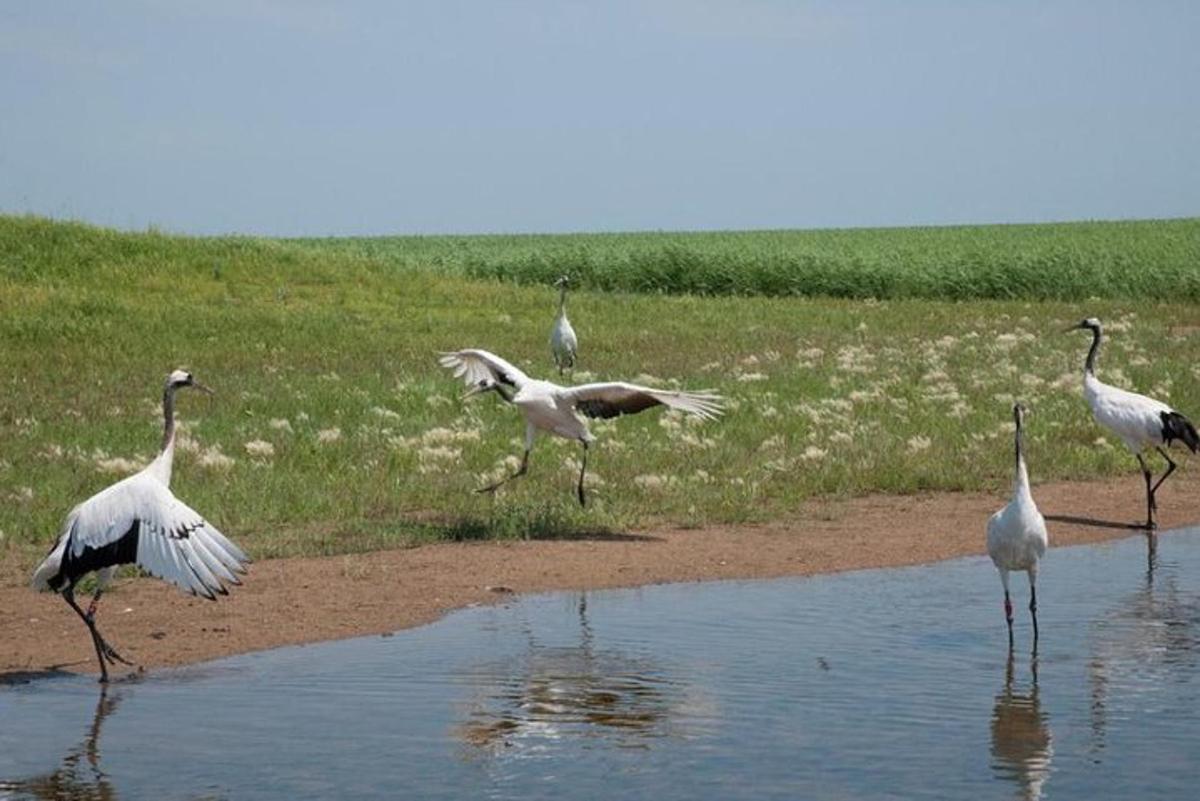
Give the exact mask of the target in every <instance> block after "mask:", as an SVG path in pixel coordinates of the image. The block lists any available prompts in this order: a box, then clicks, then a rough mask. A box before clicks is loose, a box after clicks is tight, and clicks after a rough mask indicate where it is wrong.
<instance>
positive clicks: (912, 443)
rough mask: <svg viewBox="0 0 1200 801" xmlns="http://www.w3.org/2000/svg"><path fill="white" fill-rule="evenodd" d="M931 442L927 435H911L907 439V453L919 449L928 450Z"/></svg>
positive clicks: (915, 451)
mask: <svg viewBox="0 0 1200 801" xmlns="http://www.w3.org/2000/svg"><path fill="white" fill-rule="evenodd" d="M932 444H933V442H932V440H930V439H929V437H925V436H916V437H911V438H910V439H909V440H908V452H909V453H917V452H919V451H924V450H928V449H929V446H930V445H932Z"/></svg>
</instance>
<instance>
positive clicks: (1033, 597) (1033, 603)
mask: <svg viewBox="0 0 1200 801" xmlns="http://www.w3.org/2000/svg"><path fill="white" fill-rule="evenodd" d="M1029 614H1030V615H1032V616H1033V649H1034V651H1035V652H1036V651H1037V641H1038V625H1037V585H1036V584H1034V583H1033V582H1032V581H1030V582H1029ZM1009 630H1010V631H1011V628H1010V629H1009Z"/></svg>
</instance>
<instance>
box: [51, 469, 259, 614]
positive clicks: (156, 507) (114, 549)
mask: <svg viewBox="0 0 1200 801" xmlns="http://www.w3.org/2000/svg"><path fill="white" fill-rule="evenodd" d="M64 538H65V540H66V541H65V542H64V543H62V544H63V546H64V547H63V549H62V552H61V560H62V561H61V568H60V569H61V571H62V572H63V573H69V574H75V575H82V573H83V572H87V571H90V570H99V569H101V568H104V567H111V566H113V565H118V564H128V563H131V562H133V563H136V564H137V565H138V566H139V567H141V568H142V569H143V570H145V571H146V572H147V573H149V574H151V575H153V576H157V577H158V578H161V579H164V580H166V581H169V582H171V583H172V584H174V585H176V586H178V587H180V588H181V589H183V590H186V591H187V592H190V593H192V594H193V595H202V596H204V597H205V598H209V599H213V598H215V597H216V595H215V594H216V593H221V594H225V593H226V592H227V590H226V589H225V583H229V584H240V583H241V582H240V581H238V578H237V574H239V573H245V572H246V565H247V564H248V563H249V562H250V559H249V557H247V556H246V554H245V553H243V552H242V550H241V549H240V548H238V547H237V546H236V545H234V544H233V543H232V542H230V541H229V540H228V539H227V538H226V537H225V535H224V534H222V533H221V532H220V531H218V530H217V528H216V527H215V526H213V525H212V524H211V523H209V522H208V521H207V520H205V519H204V518H203V517H201V516H200V514H199V513H198V512H196V511H195V510H194V509H192V508H191V507H189V506H188V505H187V504H185V503H184V502H183V501H181V500H179V499H178V498H176V497H175V495H174V494H173V493H172V492H171V490H169V489H168V488H167V487H165V486H164V485H163V484H162V483H160V482H159V481H157V480H155V479H153V478H151V477H149V476H147V475H145V474H142V473H139V474H137V475H134V476H130V477H129V478H127V479H125V480H124V481H120V482H117V483H116V484H114V485H112V486H111V487H109V488H108V489H106V490H104V491H102V492H100V493H98V494H96V495H94V496H92V497H91V498H89V499H88V500H86V501H84V502H83V503H81V504H80V505H79V506H77V507H75V509H74V510H73V511H72V512H71V514H70V516H69V517H68V518H67V523H66V530H65V532H64Z"/></svg>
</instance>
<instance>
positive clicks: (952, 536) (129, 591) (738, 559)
mask: <svg viewBox="0 0 1200 801" xmlns="http://www.w3.org/2000/svg"><path fill="white" fill-rule="evenodd" d="M1198 489H1200V481H1198V480H1197V479H1196V478H1194V477H1193V476H1190V475H1182V476H1179V477H1178V478H1176V479H1173V480H1172V481H1171V482H1169V483H1168V484H1167V485H1166V486H1164V488H1163V490H1162V491H1161V492H1160V498H1159V507H1160V509H1161V524H1162V526H1163V527H1164V528H1171V527H1177V526H1181V525H1185V524H1188V523H1192V522H1195V521H1197V520H1200V494H1198V493H1197V490H1198ZM1143 492H1144V489H1143V485H1142V482H1141V479H1140V477H1138V476H1127V477H1124V478H1121V479H1117V480H1112V481H1104V482H1061V483H1055V484H1043V485H1041V486H1038V487H1036V488H1035V496H1036V498H1037V500H1038V504H1039V505H1040V507H1041V509H1042V512H1043V513H1044V514H1045V515H1046V516H1047V519H1048V523H1049V528H1050V539H1051V546H1052V547H1054V546H1061V545H1074V544H1080V543H1087V542H1097V541H1101V540H1107V539H1114V538H1117V537H1125V536H1130V535H1131V534H1135V533H1137V531H1136V530H1133V529H1131V528H1130V524H1132V523H1134V522H1135V521H1138V520H1140V519H1141V518H1142V513H1143V511H1142V510H1143V508H1144V507H1143V503H1144V500H1143V499H1144V495H1143ZM1005 501H1006V498H1005V497H1003V496H1002V495H992V494H985V493H953V494H929V495H920V496H868V497H864V498H855V499H852V500H848V501H833V500H824V501H814V502H813V503H811V504H809V505H808V506H807V507H806V508H805V509H804V511H803V512H802V513H801V514H800V515H798V516H796V517H795V518H793V519H789V520H785V521H780V522H778V523H774V524H771V525H764V526H739V527H720V528H705V529H692V530H677V529H662V530H648V531H635V532H630V533H628V534H621V535H614V536H610V537H606V538H603V539H583V540H555V541H534V542H483V543H466V544H457V543H446V544H437V545H428V546H423V547H420V548H412V549H407V550H395V551H381V552H376V553H370V554H359V555H353V556H335V557H320V558H297V559H277V560H270V561H264V562H259V563H256V564H255V565H254V566H253V567H252V569H251V572H250V575H249V576H248V577H247V579H246V582H245V585H244V586H242V587H240V588H236V589H235V590H234V591H233V592H232V594H231V595H230V596H229V597H227V598H222V599H221V600H220V601H219V602H217V603H211V602H208V601H202V600H196V599H193V598H190V597H188V596H184V595H182V594H180V593H179V592H178V591H176V590H175V589H173V588H172V587H170V586H168V585H166V584H164V583H162V582H160V581H155V580H152V579H135V580H129V581H125V582H119V583H118V584H117V585H116V586H115V587H114V588H113V589H112V590H111V591H110V592H108V593H106V595H105V598H104V600H103V601H102V603H101V608H100V614H99V618H98V619H99V622H100V628H101V630H102V631H103V632H104V634H105V637H106V638H108V639H109V640H110V642H112V643H113V644H114V645H115V646H116V647H117V649H118V650H120V651H121V652H122V653H123V654H124V655H125V656H126V657H127V658H129V659H131V660H133V661H135V662H137V663H138V664H139V665H142V666H144V667H146V668H154V667H162V666H167V665H180V664H186V663H189V662H197V661H202V660H206V659H215V658H217V657H222V656H228V655H231V654H237V653H243V652H246V651H254V650H259V649H264V648H274V647H277V646H281V645H296V644H300V643H310V642H317V641H320V640H331V639H338V638H343V637H354V636H359V635H366V634H378V633H383V632H389V631H394V630H396V629H401V628H406V627H410V626H417V625H420V624H423V623H428V622H430V621H433V620H435V619H437V618H438V617H440V616H441V615H443V614H445V613H446V612H448V611H450V610H453V609H457V608H461V607H464V606H469V605H472V604H479V603H493V602H496V601H497V600H500V599H503V598H505V597H508V596H509V593H510V592H518V593H530V592H544V591H548V590H581V589H603V588H611V587H631V586H637V585H644V584H659V583H665V582H680V581H707V580H713V579H747V578H772V577H778V576H803V575H810V574H814V573H830V572H836V571H842V570H856V569H861V568H873V567H890V566H900V565H912V564H919V563H924V562H933V561H937V560H941V559H949V558H952V557H957V556H966V555H970V554H980V553H983V552H984V542H983V539H984V534H983V532H984V526H985V525H986V521H987V518H988V516H989V515H990V514H991V513H992V512H993V511H995V510H996V509H997V508H999V506H1000V505H1002V504H1003V503H1004V502H1005ZM1051 558H1052V557H1051ZM6 574H11V571H6ZM1044 580H1047V581H1053V572H1052V568H1049V566H1048V570H1047V573H1046V578H1045V579H1044ZM1018 586H1021V587H1022V590H1021V592H1024V589H1023V587H1024V584H1023V582H1022V583H1021V584H1019V585H1018ZM992 589H994V590H995V591H996V593H997V595H998V594H999V591H1000V587H999V581H998V580H997V582H996V586H995V587H994V588H992ZM997 603H998V601H997ZM0 644H2V645H0V680H2V679H3V677H4V675H5V674H8V675H9V676H10V677H11V676H13V675H14V674H19V673H23V672H27V671H29V672H38V671H44V670H50V669H62V670H69V671H79V672H96V665H95V655H94V652H93V651H92V647H91V641H90V639H89V638H88V636H87V632H86V630H85V629H84V627H83V626H82V625H81V624H80V622H79V619H78V618H77V617H76V616H75V615H74V613H72V612H71V610H70V609H68V608H67V605H66V604H64V603H63V602H62V600H61V599H60V598H58V597H57V596H55V595H50V594H42V595H39V594H36V593H34V592H32V591H31V590H29V589H28V588H26V587H24V586H7V587H0ZM119 673H120V671H118V672H116V673H114V675H118V674H119Z"/></svg>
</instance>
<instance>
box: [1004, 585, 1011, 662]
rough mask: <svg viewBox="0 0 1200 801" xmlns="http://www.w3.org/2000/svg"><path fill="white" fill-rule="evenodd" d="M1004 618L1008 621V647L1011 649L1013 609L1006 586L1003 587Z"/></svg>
mask: <svg viewBox="0 0 1200 801" xmlns="http://www.w3.org/2000/svg"><path fill="white" fill-rule="evenodd" d="M1004 619H1005V621H1007V622H1008V647H1009V648H1010V649H1011V648H1012V645H1013V630H1012V623H1013V610H1012V599H1011V598H1009V596H1008V588H1007V587H1006V588H1005V589H1004Z"/></svg>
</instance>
